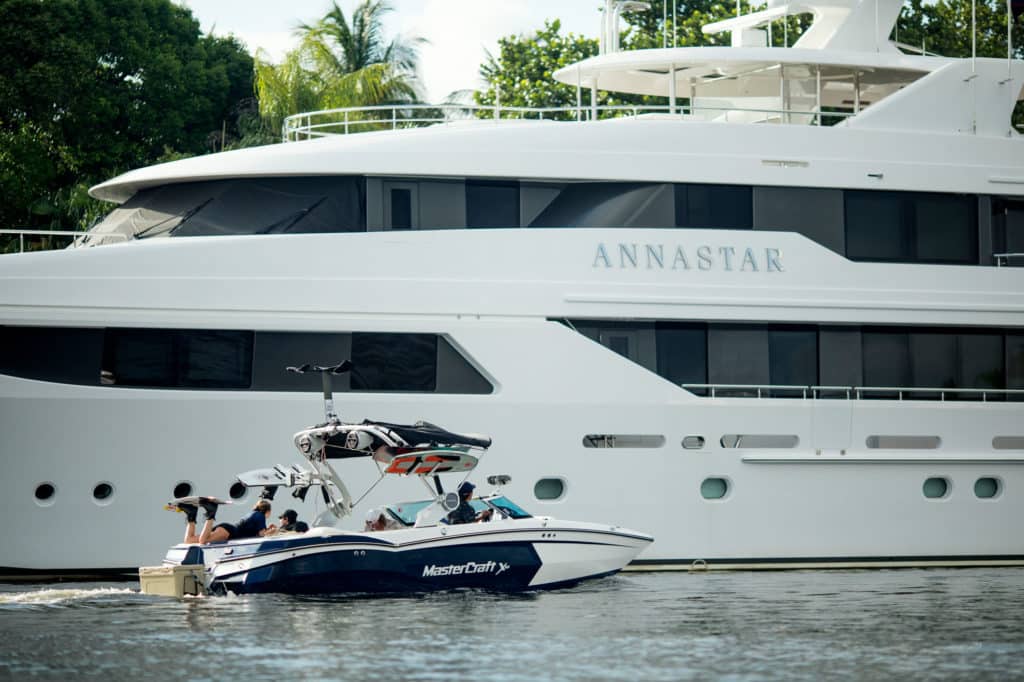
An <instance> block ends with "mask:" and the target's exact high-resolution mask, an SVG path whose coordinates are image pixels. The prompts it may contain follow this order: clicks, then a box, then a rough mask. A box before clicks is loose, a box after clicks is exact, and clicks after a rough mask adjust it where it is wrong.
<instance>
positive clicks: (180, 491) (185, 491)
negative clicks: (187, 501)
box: [174, 481, 192, 499]
mask: <svg viewBox="0 0 1024 682" xmlns="http://www.w3.org/2000/svg"><path fill="white" fill-rule="evenodd" d="M191 494H192V484H191V483H189V482H188V481H182V482H181V483H179V484H178V485H176V486H174V499H178V498H179V497H189V496H190V495H191Z"/></svg>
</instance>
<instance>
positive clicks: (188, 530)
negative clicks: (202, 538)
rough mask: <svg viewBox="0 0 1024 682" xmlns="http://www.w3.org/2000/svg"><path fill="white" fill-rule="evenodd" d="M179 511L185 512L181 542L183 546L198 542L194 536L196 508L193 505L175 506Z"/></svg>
mask: <svg viewBox="0 0 1024 682" xmlns="http://www.w3.org/2000/svg"><path fill="white" fill-rule="evenodd" d="M175 506H176V507H177V508H178V509H179V510H180V511H183V512H185V538H184V539H183V540H182V542H184V543H185V544H193V543H196V542H199V538H198V537H197V536H196V512H198V511H199V510H198V508H197V507H196V505H194V504H187V503H184V502H182V503H179V504H176V505H175Z"/></svg>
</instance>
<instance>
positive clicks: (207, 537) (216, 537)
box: [199, 499, 229, 545]
mask: <svg viewBox="0 0 1024 682" xmlns="http://www.w3.org/2000/svg"><path fill="white" fill-rule="evenodd" d="M199 506H200V507H202V508H203V513H205V514H206V521H205V522H204V523H203V532H202V533H200V534H199V544H201V545H205V544H207V543H209V542H224V541H225V540H227V539H228V535H229V534H228V532H227V531H226V530H224V529H223V528H214V527H213V522H214V521H215V520H216V519H217V504H216V503H215V502H211V501H210V500H206V499H200V500H199Z"/></svg>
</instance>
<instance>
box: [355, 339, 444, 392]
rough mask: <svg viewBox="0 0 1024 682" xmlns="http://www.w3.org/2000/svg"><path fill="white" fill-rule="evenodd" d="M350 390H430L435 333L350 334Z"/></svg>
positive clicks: (434, 381)
mask: <svg viewBox="0 0 1024 682" xmlns="http://www.w3.org/2000/svg"><path fill="white" fill-rule="evenodd" d="M351 360H352V365H353V366H354V369H353V371H352V373H351V378H350V380H349V381H350V385H351V386H352V390H353V391H416V392H433V391H434V388H435V387H436V385H437V335H436V334H378V333H372V332H356V333H354V334H352V358H351Z"/></svg>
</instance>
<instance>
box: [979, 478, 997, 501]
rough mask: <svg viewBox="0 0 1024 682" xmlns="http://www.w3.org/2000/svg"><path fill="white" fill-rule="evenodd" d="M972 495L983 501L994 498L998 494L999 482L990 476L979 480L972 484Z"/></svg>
mask: <svg viewBox="0 0 1024 682" xmlns="http://www.w3.org/2000/svg"><path fill="white" fill-rule="evenodd" d="M974 494H975V495H976V496H977V497H980V498H981V499H983V500H987V499H991V498H993V497H995V496H996V495H998V494H999V480H998V479H995V478H992V477H991V476H985V477H983V478H979V479H978V480H977V481H975V482H974Z"/></svg>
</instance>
